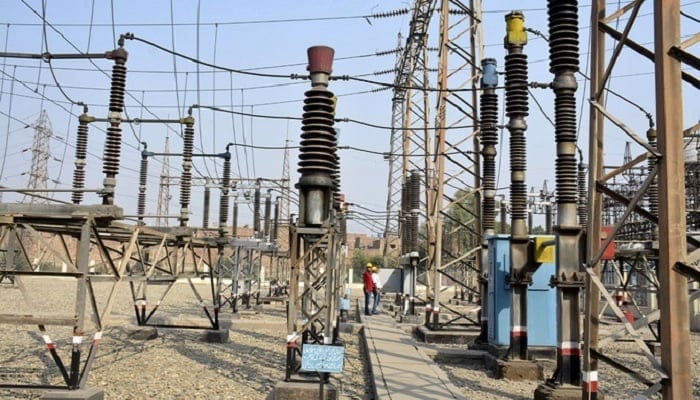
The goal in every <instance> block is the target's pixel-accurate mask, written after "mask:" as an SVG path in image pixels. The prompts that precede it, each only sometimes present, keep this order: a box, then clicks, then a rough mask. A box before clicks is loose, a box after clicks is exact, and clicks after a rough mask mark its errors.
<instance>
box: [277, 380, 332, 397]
mask: <svg viewBox="0 0 700 400" xmlns="http://www.w3.org/2000/svg"><path fill="white" fill-rule="evenodd" d="M320 394H321V384H320V383H318V382H284V381H282V382H278V383H277V384H276V385H275V388H274V391H273V394H272V396H270V397H268V399H270V400H309V399H321V397H320ZM337 398H338V391H337V390H336V388H335V386H333V385H332V384H330V383H327V384H325V385H323V400H336V399H337Z"/></svg>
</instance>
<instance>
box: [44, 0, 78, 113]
mask: <svg viewBox="0 0 700 400" xmlns="http://www.w3.org/2000/svg"><path fill="white" fill-rule="evenodd" d="M41 20H42V22H43V24H42V29H41V30H42V39H43V44H42V47H43V49H44V50H46V53H50V50H49V39H48V38H47V36H46V0H42V1H41ZM46 63H47V64H49V71H51V77H52V78H53V81H54V83H56V88H58V91H59V92H61V94H62V95H63V97H65V98H66V100H68V101H69V102H70V103H71V104H75V105H83V102H77V101H75V100H73V99H71V98H70V97H69V96H68V94H66V92H65V91H64V90H63V88H62V87H61V84H60V83H58V79H57V78H56V73H55V72H54V70H53V65H51V59H50V58H48V59H47V60H46Z"/></svg>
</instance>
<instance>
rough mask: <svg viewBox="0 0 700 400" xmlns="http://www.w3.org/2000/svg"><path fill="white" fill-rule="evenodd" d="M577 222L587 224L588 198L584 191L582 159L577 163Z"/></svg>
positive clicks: (584, 171) (584, 169)
mask: <svg viewBox="0 0 700 400" xmlns="http://www.w3.org/2000/svg"><path fill="white" fill-rule="evenodd" d="M577 182H578V202H577V204H578V223H579V224H580V225H581V226H586V225H587V224H588V199H587V197H588V196H587V194H588V192H587V191H586V165H585V164H584V163H583V160H580V161H579V163H578V181H577Z"/></svg>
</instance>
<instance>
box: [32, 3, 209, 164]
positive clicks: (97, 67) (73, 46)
mask: <svg viewBox="0 0 700 400" xmlns="http://www.w3.org/2000/svg"><path fill="white" fill-rule="evenodd" d="M20 1H21V2H22V4H24V5H25V6H26V7H27V8H28V9H29V10H30V11H31V12H32V13H34V15H36V16H37V17H39V18H40V19H42V21H44V20H45V19H44V18H42V16H41V14H40V13H39V12H38V11H37V10H36V9H34V8H33V7H32V6H31V5H29V4H28V3H27V2H26V1H25V0H20ZM46 26H48V27H50V28H51V29H52V30H53V31H54V32H56V34H58V35H59V36H60V37H61V38H63V40H65V41H66V43H68V44H69V45H70V46H71V47H72V48H73V49H74V50H75V51H77V52H78V53H80V54H84V53H83V52H81V51H80V49H79V48H78V47H77V46H76V45H75V44H74V43H73V42H72V41H71V40H70V39H68V38H67V37H66V36H65V35H64V34H63V32H61V31H60V30H58V29H57V28H56V27H55V26H54V25H53V24H51V23H50V22H48V21H46ZM88 61H89V62H90V63H91V64H92V65H93V66H94V67H95V68H96V69H97V71H99V72H101V73H102V74H103V75H104V76H106V77H107V78H111V76H110V75H109V74H108V73H107V72H106V71H105V70H103V69H102V68H100V66H99V65H97V64H96V63H95V61H93V60H92V59H88ZM40 71H41V68H40ZM125 94H126V95H128V96H129V97H130V98H131V99H132V100H134V101H136V102H137V103H138V101H139V100H138V99H137V98H136V97H134V95H133V94H132V93H131V92H130V91H129V90H126V91H125ZM56 104H57V103H56ZM140 105H141V106H143V107H144V108H145V109H146V111H148V113H149V114H150V115H152V116H153V117H156V118H157V117H158V116H157V115H156V114H154V113H153V112H152V111H151V110H150V109H149V108H148V107H147V106H145V105H144V104H140ZM124 113H125V115H126V116H127V118H129V117H128V113H127V111H126V110H125V112H124ZM129 127H130V129H132V130H133V129H134V128H133V126H132V125H131V124H129ZM166 128H167V129H168V130H170V131H172V132H175V133H178V132H177V131H176V130H175V129H173V128H172V127H171V126H169V125H166ZM178 135H179V136H180V137H182V133H181V132H180V133H178ZM122 143H125V144H128V143H127V142H126V141H124V140H122ZM128 145H129V146H131V147H134V148H137V149H138V145H137V146H134V145H132V144H128ZM195 148H196V147H195ZM198 150H200V151H201V149H198ZM193 168H194V170H195V171H196V172H197V173H198V174H200V176H204V175H202V174H201V172H200V171H199V170H198V169H197V167H196V165H193Z"/></svg>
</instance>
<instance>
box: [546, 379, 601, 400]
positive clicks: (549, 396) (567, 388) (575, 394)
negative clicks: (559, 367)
mask: <svg viewBox="0 0 700 400" xmlns="http://www.w3.org/2000/svg"><path fill="white" fill-rule="evenodd" d="M533 398H534V400H580V399H581V387H579V386H572V385H562V386H553V385H549V384H547V383H543V384H541V385H539V386H537V389H535V396H534V397H533ZM602 398H603V397H602V394H601V393H598V399H602Z"/></svg>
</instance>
